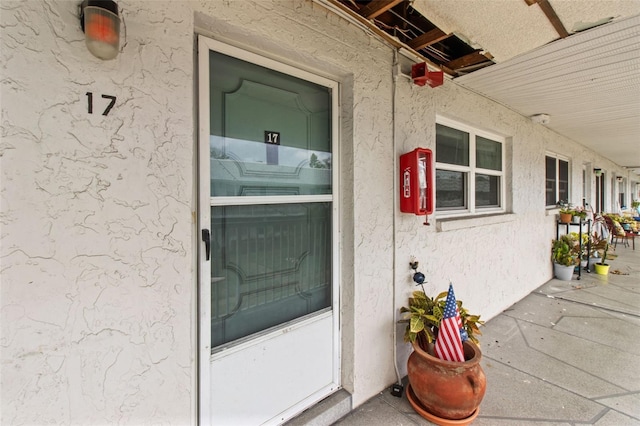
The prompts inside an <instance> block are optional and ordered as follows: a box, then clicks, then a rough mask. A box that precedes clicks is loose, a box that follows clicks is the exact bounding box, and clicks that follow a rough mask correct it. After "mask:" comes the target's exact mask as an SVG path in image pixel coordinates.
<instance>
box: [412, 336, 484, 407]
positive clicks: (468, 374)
mask: <svg viewBox="0 0 640 426" xmlns="http://www.w3.org/2000/svg"><path fill="white" fill-rule="evenodd" d="M463 347H464V355H465V359H466V361H465V362H452V361H443V360H441V359H440V358H437V357H436V356H434V355H431V354H429V353H428V352H426V351H424V350H423V349H422V348H420V346H419V345H418V343H414V344H413V352H412V353H411V355H410V356H409V361H408V362H407V370H408V376H409V383H410V384H411V389H412V391H413V393H414V395H415V397H416V398H417V399H418V400H419V402H420V403H421V405H422V406H423V407H424V408H425V409H426V411H428V412H429V413H431V414H434V415H435V416H438V417H441V418H444V419H452V420H460V419H465V418H467V417H469V416H471V415H472V414H474V413H475V412H476V409H477V408H478V406H479V405H480V402H482V398H483V397H484V393H485V390H486V387H487V380H486V378H485V375H484V371H483V370H482V367H481V366H480V359H481V358H482V353H481V352H480V348H478V347H477V346H476V345H475V344H473V343H472V342H470V341H468V340H467V341H466V342H464V344H463ZM432 353H433V352H432Z"/></svg>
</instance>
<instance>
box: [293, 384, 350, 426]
mask: <svg viewBox="0 0 640 426" xmlns="http://www.w3.org/2000/svg"><path fill="white" fill-rule="evenodd" d="M350 412H351V394H350V393H349V392H347V391H346V390H344V389H340V390H338V391H337V392H335V393H332V394H331V395H329V396H328V397H326V398H325V399H323V400H322V401H320V402H318V403H317V404H315V405H313V406H311V407H310V408H308V409H307V410H305V411H303V412H302V413H300V414H299V415H298V416H297V417H294V418H293V419H291V420H289V421H288V422H286V423H284V425H285V426H303V425H308V426H329V425H332V424H334V423H335V422H337V421H338V420H340V419H341V418H343V417H344V416H346V415H347V414H349V413H350Z"/></svg>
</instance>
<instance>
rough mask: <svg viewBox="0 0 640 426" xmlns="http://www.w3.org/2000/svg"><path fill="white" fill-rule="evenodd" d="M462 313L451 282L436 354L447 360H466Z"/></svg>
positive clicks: (437, 340)
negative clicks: (463, 344) (461, 331)
mask: <svg viewBox="0 0 640 426" xmlns="http://www.w3.org/2000/svg"><path fill="white" fill-rule="evenodd" d="M461 324H462V321H461V320H460V314H459V313H458V306H457V305H456V296H455V295H454V294H453V284H449V293H448V294H447V301H446V303H445V306H444V315H443V316H442V321H441V322H440V329H439V330H438V338H437V339H436V356H437V357H438V358H440V359H443V360H445V361H457V362H464V352H463V351H462V339H461V338H460V326H461Z"/></svg>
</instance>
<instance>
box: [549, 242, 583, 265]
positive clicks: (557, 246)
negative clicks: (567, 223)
mask: <svg viewBox="0 0 640 426" xmlns="http://www.w3.org/2000/svg"><path fill="white" fill-rule="evenodd" d="M551 260H552V261H553V262H554V263H557V264H559V265H564V266H573V265H577V264H578V263H579V262H580V245H579V244H578V240H577V238H575V237H574V236H573V235H571V234H565V235H562V236H560V238H558V239H557V240H553V241H552V242H551Z"/></svg>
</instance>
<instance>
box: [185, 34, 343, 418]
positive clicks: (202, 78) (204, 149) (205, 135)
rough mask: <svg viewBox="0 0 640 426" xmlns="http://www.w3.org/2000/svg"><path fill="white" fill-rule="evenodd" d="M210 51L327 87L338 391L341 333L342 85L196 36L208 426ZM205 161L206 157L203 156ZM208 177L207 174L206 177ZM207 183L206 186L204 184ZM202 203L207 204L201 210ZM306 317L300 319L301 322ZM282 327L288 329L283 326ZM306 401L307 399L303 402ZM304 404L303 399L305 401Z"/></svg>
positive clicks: (201, 413) (201, 390)
mask: <svg viewBox="0 0 640 426" xmlns="http://www.w3.org/2000/svg"><path fill="white" fill-rule="evenodd" d="M210 50H213V51H216V52H219V53H222V54H225V55H229V56H233V57H236V58H238V59H241V60H244V61H247V62H251V63H257V64H259V65H261V66H263V67H266V68H269V69H273V70H275V71H279V72H282V73H286V74H289V75H292V76H294V77H298V78H301V79H305V80H308V81H312V82H314V83H317V84H320V85H322V86H325V87H327V88H328V89H331V140H332V146H331V152H332V154H331V162H332V166H331V167H332V177H331V181H332V201H331V202H332V272H331V274H332V296H331V298H332V301H331V307H332V311H333V312H332V315H333V345H334V353H333V365H334V368H333V381H334V383H335V384H336V387H335V389H334V391H335V390H338V389H340V387H341V368H342V365H341V334H340V330H341V328H340V271H341V264H340V258H341V256H340V251H339V249H340V243H339V241H340V235H341V232H340V220H339V219H340V215H339V200H340V194H339V191H340V188H339V170H340V166H339V159H340V153H339V147H340V143H339V141H340V139H339V136H340V131H339V129H340V121H339V118H340V112H339V105H340V102H339V97H340V86H339V83H338V82H337V81H335V80H331V79H328V78H326V77H323V76H320V75H319V74H316V73H312V72H309V71H306V70H303V69H301V68H297V67H295V66H292V65H288V64H285V63H282V62H280V61H276V60H274V59H271V58H268V57H265V56H262V55H259V54H257V53H253V52H250V51H247V50H244V49H241V48H239V47H235V46H232V45H230V44H227V43H224V42H221V41H218V40H215V39H212V38H210V37H205V36H203V35H198V37H197V52H198V55H197V58H196V60H197V66H198V74H197V76H198V77H197V82H196V83H197V84H196V88H197V89H196V90H197V93H196V96H197V97H198V139H197V161H196V168H197V170H196V172H197V173H196V176H197V181H196V182H197V202H198V205H197V212H196V213H197V214H196V222H197V235H196V238H197V241H198V255H197V259H198V263H197V266H198V282H197V288H198V290H197V297H198V300H197V303H196V306H197V327H198V333H197V335H198V343H197V344H198V351H197V353H198V359H197V365H198V386H197V392H198V396H197V405H198V420H199V424H202V425H208V424H210V419H211V414H212V413H211V410H210V406H209V401H210V398H211V389H212V386H213V385H212V382H211V376H210V373H211V372H210V364H211V359H212V354H211V349H212V348H211V286H210V285H203V283H207V282H209V283H210V280H211V263H210V262H211V260H208V261H207V260H205V259H206V253H205V245H204V242H203V239H202V238H201V233H202V231H203V230H204V229H210V226H211V212H210V206H211V196H210V191H205V190H203V189H210V187H209V185H210V184H209V183H205V184H204V185H203V182H202V179H203V178H202V176H210V169H209V167H210V165H209V155H210V154H209V143H205V142H204V141H205V140H206V141H208V140H209V137H210V129H209V122H210V103H209V95H208V93H209V90H210V86H209V68H208V63H209V62H208V60H206V61H205V60H202V59H201V58H202V56H203V55H208V54H209V51H210ZM205 159H206V160H205ZM203 160H204V161H203ZM207 181H209V178H207ZM203 186H206V188H203ZM216 198H217V199H219V201H222V202H224V197H216ZM270 198H272V199H270V200H268V199H260V202H261V203H262V204H269V203H275V202H277V200H276V199H275V198H273V197H270ZM299 199H300V201H301V202H305V201H306V200H305V199H304V197H303V196H302V197H299ZM255 201H257V200H256V197H246V198H245V199H243V200H242V202H241V203H242V204H245V203H246V204H250V203H253V202H255ZM204 206H206V208H204ZM304 321H305V319H304V317H303V319H302V322H304ZM284 328H290V325H289V327H284ZM261 338H264V336H261V337H258V339H261ZM330 393H331V392H328V393H326V394H324V395H314V398H315V400H314V401H313V402H310V403H309V404H308V405H312V404H313V403H315V402H317V401H319V400H320V399H322V398H324V397H326V396H327V395H328V394H330ZM305 401H306V400H305ZM303 402H304V401H303ZM305 408H308V407H298V406H295V407H293V409H295V410H297V411H299V412H301V411H303V410H304V409H305Z"/></svg>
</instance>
